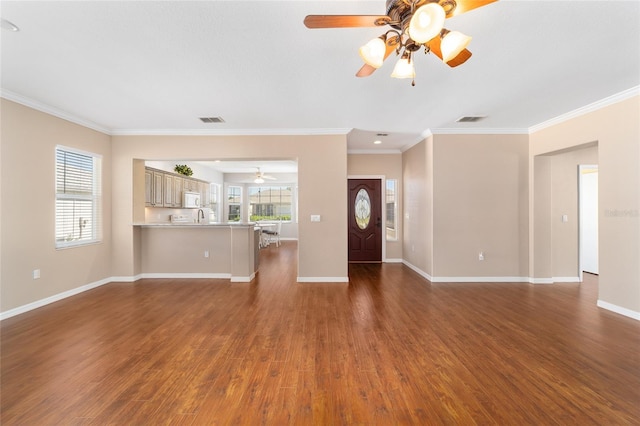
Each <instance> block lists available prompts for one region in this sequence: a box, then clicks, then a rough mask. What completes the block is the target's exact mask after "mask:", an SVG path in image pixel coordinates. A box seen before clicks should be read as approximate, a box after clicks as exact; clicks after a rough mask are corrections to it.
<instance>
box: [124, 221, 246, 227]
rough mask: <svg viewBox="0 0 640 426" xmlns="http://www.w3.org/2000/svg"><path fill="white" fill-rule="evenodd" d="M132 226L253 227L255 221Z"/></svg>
mask: <svg viewBox="0 0 640 426" xmlns="http://www.w3.org/2000/svg"><path fill="white" fill-rule="evenodd" d="M133 226H141V227H145V228H154V227H163V228H168V227H172V228H185V227H196V228H202V227H219V228H229V227H234V228H237V227H254V226H255V222H199V223H198V222H137V223H134V224H133Z"/></svg>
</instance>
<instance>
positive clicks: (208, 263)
mask: <svg viewBox="0 0 640 426" xmlns="http://www.w3.org/2000/svg"><path fill="white" fill-rule="evenodd" d="M133 226H134V227H136V228H138V229H139V235H140V259H141V266H142V274H141V275H142V277H143V278H226V279H230V280H231V281H232V282H250V281H251V280H253V278H254V277H255V274H256V272H257V271H258V239H259V231H257V230H256V229H255V224H254V223H253V222H244V223H239V222H231V223H221V222H201V223H195V222H181V223H176V222H157V223H153V222H139V223H134V224H133Z"/></svg>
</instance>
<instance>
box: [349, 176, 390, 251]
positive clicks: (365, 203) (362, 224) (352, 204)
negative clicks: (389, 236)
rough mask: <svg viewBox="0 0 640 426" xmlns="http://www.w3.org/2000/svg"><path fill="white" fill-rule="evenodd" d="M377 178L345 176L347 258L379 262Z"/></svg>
mask: <svg viewBox="0 0 640 426" xmlns="http://www.w3.org/2000/svg"><path fill="white" fill-rule="evenodd" d="M381 186H382V184H381V181H380V179H349V262H382V212H381V210H382V207H381V197H382V192H381Z"/></svg>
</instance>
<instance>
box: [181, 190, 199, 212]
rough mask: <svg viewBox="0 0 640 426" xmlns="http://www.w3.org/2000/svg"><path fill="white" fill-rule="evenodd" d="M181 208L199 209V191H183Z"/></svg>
mask: <svg viewBox="0 0 640 426" xmlns="http://www.w3.org/2000/svg"><path fill="white" fill-rule="evenodd" d="M182 208H183V209H199V208H200V193H199V192H188V191H185V192H184V193H183V194H182Z"/></svg>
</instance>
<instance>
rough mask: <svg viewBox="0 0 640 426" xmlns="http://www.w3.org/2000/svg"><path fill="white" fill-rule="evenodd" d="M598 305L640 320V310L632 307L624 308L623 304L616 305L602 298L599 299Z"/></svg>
mask: <svg viewBox="0 0 640 426" xmlns="http://www.w3.org/2000/svg"><path fill="white" fill-rule="evenodd" d="M597 305H598V307H599V308H602V309H606V310H608V311H611V312H615V313H616V314H620V315H624V316H625V317H629V318H632V319H634V320H638V321H640V312H636V311H632V310H631V309H627V308H623V307H622V306H618V305H614V304H613V303H609V302H605V301H604V300H600V299H598V303H597Z"/></svg>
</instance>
